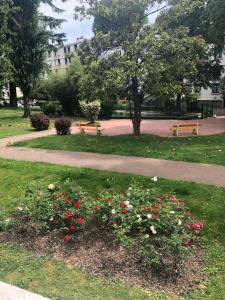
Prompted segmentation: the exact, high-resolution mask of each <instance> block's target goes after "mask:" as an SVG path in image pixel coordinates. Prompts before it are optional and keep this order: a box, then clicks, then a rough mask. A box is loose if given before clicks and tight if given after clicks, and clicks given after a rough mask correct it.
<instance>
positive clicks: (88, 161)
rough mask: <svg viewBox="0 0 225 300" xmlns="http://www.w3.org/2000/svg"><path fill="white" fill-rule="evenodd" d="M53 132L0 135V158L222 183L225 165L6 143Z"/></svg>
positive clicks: (221, 184) (224, 180)
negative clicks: (17, 145)
mask: <svg viewBox="0 0 225 300" xmlns="http://www.w3.org/2000/svg"><path fill="white" fill-rule="evenodd" d="M53 133H54V131H52V130H51V131H46V132H41V133H37V132H35V133H31V134H27V135H22V136H16V137H11V138H5V139H0V158H4V159H11V160H20V161H31V162H45V163H51V164H58V165H66V166H72V167H85V168H91V169H96V170H104V171H115V172H121V173H128V174H136V175H144V176H149V177H153V176H157V177H160V178H166V179H173V180H184V181H190V182H197V183H202V184H209V185H215V186H220V187H225V167H223V166H215V165H207V164H198V163H187V162H179V161H169V160H162V159H153V158H142V157H131V156H119V155H108V154H97V153H85V152H69V151H59V150H47V149H34V148H25V147H7V145H8V144H11V143H14V142H17V141H24V140H29V139H33V138H37V137H40V136H48V135H52V134H53Z"/></svg>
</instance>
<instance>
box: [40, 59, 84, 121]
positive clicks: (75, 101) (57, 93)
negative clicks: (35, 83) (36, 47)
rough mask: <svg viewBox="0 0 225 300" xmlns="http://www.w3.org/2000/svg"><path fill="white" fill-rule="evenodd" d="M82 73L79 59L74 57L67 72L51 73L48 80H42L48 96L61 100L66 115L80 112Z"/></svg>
mask: <svg viewBox="0 0 225 300" xmlns="http://www.w3.org/2000/svg"><path fill="white" fill-rule="evenodd" d="M82 73H83V71H82V66H81V64H80V61H79V59H78V58H74V59H73V60H72V63H71V66H70V67H69V69H68V72H67V73H66V72H59V73H57V74H56V73H55V74H53V73H51V74H49V78H48V79H47V80H45V81H42V82H41V86H42V87H43V88H44V90H45V93H46V94H47V96H48V98H49V99H54V100H57V101H59V103H60V104H61V105H62V110H63V113H64V114H65V115H68V116H73V115H74V114H75V113H78V112H79V99H80V96H79V80H80V77H81V76H82Z"/></svg>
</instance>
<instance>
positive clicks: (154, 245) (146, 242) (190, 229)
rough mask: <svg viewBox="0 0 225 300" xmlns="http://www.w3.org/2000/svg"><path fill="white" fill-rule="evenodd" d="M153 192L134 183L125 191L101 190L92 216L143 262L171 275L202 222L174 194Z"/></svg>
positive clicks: (178, 266) (197, 232) (186, 252)
mask: <svg viewBox="0 0 225 300" xmlns="http://www.w3.org/2000/svg"><path fill="white" fill-rule="evenodd" d="M154 194H155V192H154V190H152V189H151V190H143V189H142V188H141V187H139V186H136V185H134V186H132V187H130V188H129V190H128V191H127V193H125V194H121V193H115V192H109V191H108V192H105V193H102V194H101V195H100V197H99V199H98V200H97V202H96V203H95V218H97V220H98V222H99V224H101V225H102V224H104V225H105V226H107V228H108V229H109V230H110V231H112V232H113V234H114V236H115V238H116V239H117V241H119V243H120V244H122V245H123V246H124V247H126V248H129V249H131V250H135V252H137V254H138V255H139V256H140V259H141V260H142V262H144V264H148V265H149V266H151V267H153V268H154V269H155V270H156V271H157V272H161V271H163V274H164V275H168V274H170V275H174V276H175V275H176V274H179V272H180V270H179V268H180V265H181V262H182V260H183V259H184V258H185V255H186V254H188V253H189V251H190V250H189V249H190V246H191V245H192V244H193V242H194V241H195V240H196V239H197V237H198V236H199V235H200V233H201V229H202V228H203V223H200V224H197V223H195V222H194V221H193V219H192V214H191V212H190V211H189V210H188V209H187V208H185V205H184V203H183V202H181V201H179V200H178V199H177V198H176V196H174V195H172V196H170V195H163V196H161V197H157V196H154Z"/></svg>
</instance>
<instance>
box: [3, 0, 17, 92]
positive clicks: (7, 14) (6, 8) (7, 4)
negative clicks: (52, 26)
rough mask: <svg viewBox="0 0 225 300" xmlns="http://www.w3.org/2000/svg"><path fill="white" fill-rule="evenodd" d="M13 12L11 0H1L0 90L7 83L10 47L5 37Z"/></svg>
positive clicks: (9, 67) (9, 66)
mask: <svg viewBox="0 0 225 300" xmlns="http://www.w3.org/2000/svg"><path fill="white" fill-rule="evenodd" d="M13 12H14V9H13V8H12V2H11V0H2V1H1V3H0V66H1V67H0V90H1V88H2V86H3V85H4V84H6V83H7V79H8V78H9V73H10V69H11V65H10V60H9V54H10V45H9V41H8V38H7V36H8V34H9V20H10V19H11V17H12V15H13Z"/></svg>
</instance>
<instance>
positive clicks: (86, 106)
mask: <svg viewBox="0 0 225 300" xmlns="http://www.w3.org/2000/svg"><path fill="white" fill-rule="evenodd" d="M80 107H81V109H82V112H83V114H84V115H85V117H86V118H87V119H88V121H89V122H90V123H92V124H94V123H95V122H96V121H97V120H98V115H99V113H100V110H101V102H100V101H99V100H96V101H92V102H86V101H80Z"/></svg>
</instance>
